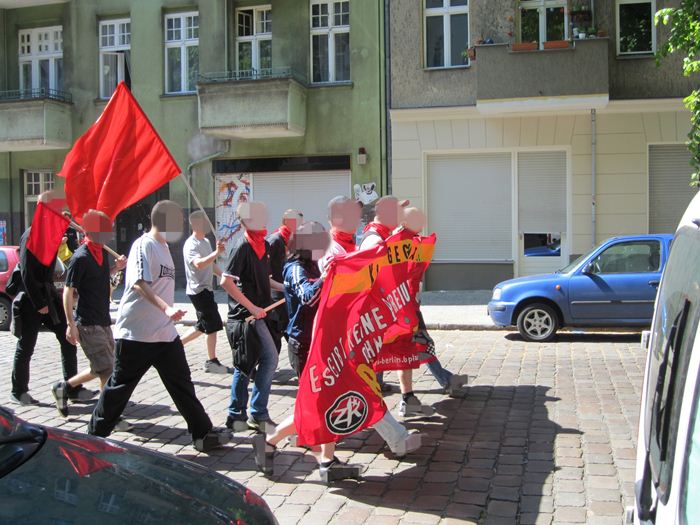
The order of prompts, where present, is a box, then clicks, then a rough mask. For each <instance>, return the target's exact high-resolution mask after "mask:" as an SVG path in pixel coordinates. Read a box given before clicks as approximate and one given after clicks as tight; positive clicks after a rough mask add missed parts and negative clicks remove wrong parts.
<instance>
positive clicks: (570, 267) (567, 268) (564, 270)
mask: <svg viewBox="0 0 700 525" xmlns="http://www.w3.org/2000/svg"><path fill="white" fill-rule="evenodd" d="M586 257H588V254H587V253H584V254H583V255H579V256H578V257H577V258H576V260H575V261H574V262H571V263H569V264H567V265H566V266H564V267H563V268H561V269H559V270H557V271H556V273H569V272H570V271H571V270H573V269H574V268H576V267H577V266H578V265H579V264H580V263H581V261H583V260H584V259H585V258H586Z"/></svg>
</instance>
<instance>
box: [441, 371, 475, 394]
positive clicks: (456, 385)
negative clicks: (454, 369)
mask: <svg viewBox="0 0 700 525" xmlns="http://www.w3.org/2000/svg"><path fill="white" fill-rule="evenodd" d="M468 382H469V376H468V375H467V374H453V375H452V376H451V377H450V381H449V382H448V383H447V386H446V387H445V388H444V389H443V390H444V392H445V394H447V395H448V396H450V397H459V394H460V391H459V389H460V388H462V387H465V386H467V383H468Z"/></svg>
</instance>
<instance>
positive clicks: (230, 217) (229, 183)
mask: <svg viewBox="0 0 700 525" xmlns="http://www.w3.org/2000/svg"><path fill="white" fill-rule="evenodd" d="M249 199H250V175H249V174H247V173H227V174H220V175H217V176H216V236H217V238H219V239H221V240H222V241H224V244H226V253H227V254H228V253H229V252H230V251H231V248H232V247H233V244H234V243H235V242H236V241H237V240H238V238H239V236H240V235H241V234H242V230H241V224H240V221H239V220H238V219H237V218H236V208H237V207H238V204H239V203H241V202H247V201H248V200H249Z"/></svg>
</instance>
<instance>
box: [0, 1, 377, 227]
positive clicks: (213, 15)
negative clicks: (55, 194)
mask: <svg viewBox="0 0 700 525" xmlns="http://www.w3.org/2000/svg"><path fill="white" fill-rule="evenodd" d="M265 3H267V4H270V3H271V4H272V12H273V15H272V16H273V40H272V46H273V66H274V67H283V66H291V67H293V68H294V70H295V71H296V72H298V73H300V74H301V75H302V76H303V77H304V78H307V77H308V76H309V60H310V57H309V47H310V38H309V22H310V20H309V19H310V12H309V1H308V0H272V1H271V2H269V1H268V2H250V1H234V0H199V1H197V0H148V1H144V0H72V1H70V2H68V3H66V4H61V5H50V6H43V7H34V8H26V9H10V10H4V11H3V10H0V28H5V31H4V32H2V33H0V52H2V59H0V68H1V69H2V71H0V88H3V87H4V88H5V89H17V88H18V84H19V66H18V57H17V52H18V38H17V31H18V30H20V29H25V28H32V27H42V26H48V25H63V39H64V54H63V57H64V68H65V89H66V90H67V91H69V92H70V93H71V95H72V97H73V121H72V125H73V134H74V137H75V138H77V137H78V136H79V135H80V134H82V133H83V132H84V131H85V130H86V129H87V128H88V127H89V126H90V125H91V124H92V123H93V122H94V121H95V119H96V118H97V117H98V116H99V114H100V112H101V111H102V109H103V108H104V105H105V101H102V100H99V99H98V97H99V77H98V73H99V72H98V68H99V51H98V24H99V21H100V20H104V19H107V18H121V17H124V18H126V17H130V18H131V77H132V91H133V93H134V95H135V97H136V98H137V100H138V101H139V103H140V104H141V106H142V107H143V109H144V110H145V111H146V113H147V114H148V116H149V118H150V119H151V121H152V123H153V125H154V126H155V128H156V129H157V130H158V132H159V133H160V134H161V136H162V138H163V139H164V140H165V142H166V144H167V145H168V147H169V149H170V150H171V152H172V153H173V156H174V157H175V159H176V160H177V162H178V164H179V165H180V167H181V168H182V169H183V171H184V170H186V168H187V165H188V164H189V163H190V162H192V161H193V160H195V159H191V158H190V157H189V156H188V149H187V145H188V142H189V141H190V140H191V139H192V138H193V137H194V136H195V135H196V134H197V133H198V132H199V129H198V105H197V103H198V101H197V96H196V95H185V96H166V95H163V93H164V49H163V23H164V22H163V16H164V14H166V13H168V12H172V11H185V10H198V11H199V16H200V37H199V46H200V73H207V72H217V71H226V70H231V69H233V68H234V64H235V60H234V59H233V57H234V56H235V55H234V49H235V44H234V42H235V36H234V13H235V9H236V8H238V7H241V6H248V5H258V4H259V5H264V4H265ZM383 23H384V21H383V7H382V3H381V2H377V1H376V0H351V19H350V27H351V29H350V43H351V79H352V82H351V84H349V85H334V86H318V87H316V86H310V87H309V88H308V92H307V97H308V98H307V126H306V134H305V136H304V137H301V138H285V139H274V140H272V139H271V140H266V139H249V140H232V141H231V142H230V147H229V151H228V152H227V153H226V154H225V155H223V156H222V158H252V157H277V156H303V155H326V154H327V155H338V154H343V155H350V157H351V163H352V166H351V167H352V174H353V176H352V179H353V183H356V182H359V183H362V182H368V181H374V182H376V183H377V185H378V187H379V188H385V187H386V182H385V166H386V157H385V147H384V143H385V129H384V123H385V120H384V119H385V112H384V111H385V110H384V69H383V68H384V56H383V46H382V39H383V37H382V34H383V30H382V28H383ZM0 125H2V123H1V122H0ZM360 147H365V148H366V149H367V151H368V154H369V155H368V157H369V159H368V163H367V164H366V165H364V166H359V165H357V164H356V154H357V150H358V148H360ZM65 154H66V151H62V150H56V151H41V152H36V151H32V152H21V153H20V152H13V153H0V215H3V214H7V213H9V211H10V208H12V210H13V211H14V212H17V211H18V210H19V209H21V205H22V190H21V180H22V179H21V170H24V169H32V168H48V169H53V170H55V171H58V170H60V167H61V165H62V162H63V158H64V156H65ZM10 179H12V182H13V185H12V186H13V187H12V192H11V193H12V197H13V201H12V206H10V200H9V197H8V196H9V195H10V187H9V186H10ZM193 184H194V186H195V188H196V190H197V192H198V194H199V195H200V198H201V199H202V200H203V201H204V204H205V206H212V205H213V199H214V185H213V178H212V176H211V164H210V163H205V164H203V165H202V166H200V167H198V168H197V169H196V170H195V174H194V180H193ZM170 197H171V198H173V199H175V200H178V201H179V202H181V203H182V204H184V205H185V206H187V202H188V199H187V194H186V191H185V187H184V185H183V184H182V183H181V182H179V181H177V180H176V181H173V182H172V183H171V185H170ZM15 231H16V232H18V231H19V228H16V229H15Z"/></svg>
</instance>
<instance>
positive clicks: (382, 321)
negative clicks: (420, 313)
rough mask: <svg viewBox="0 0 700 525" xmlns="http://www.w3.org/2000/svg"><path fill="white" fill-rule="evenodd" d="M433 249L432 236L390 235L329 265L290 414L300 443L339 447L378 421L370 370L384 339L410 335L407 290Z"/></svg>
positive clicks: (377, 394) (379, 404) (412, 320)
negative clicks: (327, 444) (345, 440)
mask: <svg viewBox="0 0 700 525" xmlns="http://www.w3.org/2000/svg"><path fill="white" fill-rule="evenodd" d="M434 247H435V236H434V235H433V236H430V237H411V238H409V239H405V240H400V239H396V238H394V237H391V238H389V239H387V243H386V244H382V245H379V246H376V247H374V248H372V249H369V250H363V251H361V252H355V253H353V254H350V255H348V256H346V257H340V258H338V259H336V260H335V264H334V265H333V266H332V267H331V269H330V270H329V273H328V276H327V277H326V281H325V283H324V285H323V289H322V291H321V299H320V302H319V309H318V313H317V314H316V319H315V321H314V333H313V337H312V341H311V348H310V349H309V358H308V361H307V364H306V367H305V368H304V371H303V373H302V376H301V380H300V381H299V392H298V394H297V400H296V405H295V408H294V421H295V424H296V428H297V433H298V442H299V444H302V445H308V446H313V445H319V444H322V443H329V442H332V441H338V440H339V439H342V438H344V437H347V436H349V435H351V434H354V433H356V432H359V431H360V430H362V429H364V428H367V427H370V426H372V425H373V424H375V423H376V422H377V421H379V420H380V419H381V418H382V417H384V413H385V412H386V405H385V404H384V401H383V399H382V394H381V389H380V387H379V383H378V382H377V376H376V374H375V373H374V370H373V369H372V366H373V364H374V362H375V361H376V359H377V357H378V355H379V353H380V351H381V348H382V341H383V339H384V337H385V336H386V335H387V334H391V333H394V334H405V333H410V332H412V330H413V328H414V327H415V326H417V324H418V319H417V317H416V313H417V310H416V309H415V308H414V303H415V295H414V297H413V299H411V293H412V292H411V290H417V287H418V283H419V282H420V280H421V278H422V277H423V273H424V272H425V268H426V267H427V263H428V262H429V261H430V259H431V258H432V253H433V250H434ZM395 249H396V251H394V250H395Z"/></svg>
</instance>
